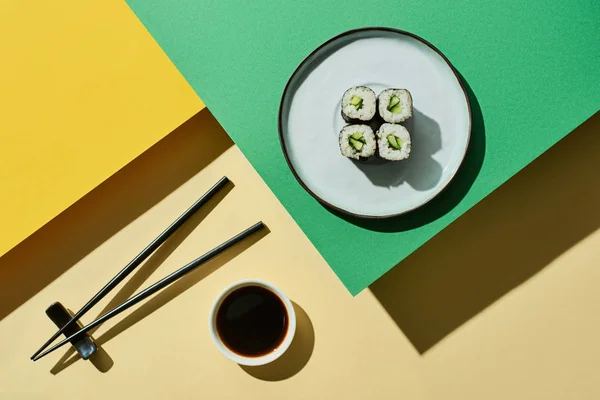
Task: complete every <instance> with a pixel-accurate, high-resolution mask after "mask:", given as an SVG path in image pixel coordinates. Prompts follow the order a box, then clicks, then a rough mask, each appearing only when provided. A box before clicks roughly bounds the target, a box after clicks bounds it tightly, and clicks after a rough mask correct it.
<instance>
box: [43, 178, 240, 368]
mask: <svg viewBox="0 0 600 400" xmlns="http://www.w3.org/2000/svg"><path fill="white" fill-rule="evenodd" d="M227 182H229V179H228V178H227V177H226V176H224V177H222V178H221V179H220V180H219V181H218V182H217V183H216V184H215V185H214V186H213V187H211V188H210V189H209V190H208V192H206V193H204V195H203V196H202V197H200V198H199V199H198V200H196V202H195V203H194V204H192V205H191V207H190V208H188V209H187V210H186V211H185V212H184V213H183V214H181V215H180V216H179V218H177V219H176V220H175V221H174V222H173V223H172V224H171V225H169V227H168V228H167V229H165V230H164V231H163V233H161V234H160V235H158V237H157V238H156V239H154V240H153V241H152V242H151V243H150V244H149V245H148V246H147V247H146V248H145V249H144V250H142V252H141V253H140V254H138V255H137V256H136V257H135V258H134V259H133V260H131V262H129V264H127V265H126V266H125V267H124V268H123V269H122V270H121V271H120V272H119V273H118V274H117V275H115V277H114V278H112V279H111V280H110V281H109V282H108V283H107V284H106V285H105V286H104V287H103V288H102V289H100V291H99V292H98V293H96V294H95V295H94V297H92V298H91V299H90V300H89V301H88V302H87V303H86V304H85V305H84V306H83V307H81V310H79V311H77V312H76V313H75V314H74V315H73V317H71V319H70V320H69V322H67V323H66V324H65V325H64V326H63V327H62V328H60V329H59V330H58V331H57V332H56V333H55V334H54V335H52V337H51V338H50V339H48V340H47V341H46V343H44V345H43V346H42V347H40V348H39V350H38V351H36V352H35V353H34V354H33V355H32V356H31V359H32V360H34V359H35V358H36V356H37V355H38V354H40V353H41V352H42V351H43V350H44V349H45V348H46V347H48V346H49V345H50V344H52V342H53V341H54V340H55V339H56V338H57V337H59V336H60V335H61V334H62V333H63V332H64V331H65V329H67V327H68V326H69V325H71V324H72V323H74V322H75V321H77V320H78V319H79V318H80V317H81V316H82V315H84V314H85V313H86V312H87V311H88V310H89V309H90V308H92V307H93V306H94V305H95V304H96V303H98V302H99V301H100V300H102V298H103V297H104V296H106V295H107V294H108V292H110V291H111V290H112V289H114V287H115V286H117V285H118V284H119V283H120V282H121V281H122V280H123V279H125V278H126V277H127V276H128V275H129V274H130V273H131V272H133V270H134V269H136V268H137V267H138V266H139V265H140V264H141V263H142V262H144V260H146V258H148V256H149V255H150V254H152V253H153V252H154V251H155V250H156V249H158V248H159V247H160V245H161V244H163V243H164V242H165V241H166V240H167V239H168V238H169V237H170V236H171V235H172V234H173V232H175V231H176V230H177V229H179V227H180V226H181V225H183V224H184V223H185V222H186V221H187V220H188V219H189V218H190V217H191V216H192V215H193V214H194V213H195V212H196V211H198V209H199V208H200V207H202V206H203V205H204V204H205V203H206V202H207V201H208V200H210V199H211V198H212V197H213V196H214V195H215V194H216V193H217V192H218V191H219V190H220V189H222V188H223V187H224V186H225V185H226V184H227Z"/></svg>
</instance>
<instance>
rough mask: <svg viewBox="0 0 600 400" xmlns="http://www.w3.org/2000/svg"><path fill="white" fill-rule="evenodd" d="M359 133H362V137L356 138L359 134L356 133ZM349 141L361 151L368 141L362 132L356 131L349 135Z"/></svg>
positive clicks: (355, 148)
mask: <svg viewBox="0 0 600 400" xmlns="http://www.w3.org/2000/svg"><path fill="white" fill-rule="evenodd" d="M357 133H360V135H361V136H360V138H355V136H357V135H356V134H357ZM348 143H350V146H351V147H352V148H353V149H354V150H356V151H361V150H362V148H363V147H364V145H365V143H366V140H365V138H364V136H362V132H356V133H354V134H352V135H351V136H349V137H348Z"/></svg>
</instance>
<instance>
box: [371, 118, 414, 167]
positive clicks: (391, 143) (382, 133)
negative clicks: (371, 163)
mask: <svg viewBox="0 0 600 400" xmlns="http://www.w3.org/2000/svg"><path fill="white" fill-rule="evenodd" d="M377 147H378V148H379V157H381V158H383V159H385V160H390V161H398V160H405V159H407V158H408V156H409V155H410V134H409V133H408V130H406V128H405V127H403V126H402V125H397V124H383V125H381V127H379V130H378V131H377Z"/></svg>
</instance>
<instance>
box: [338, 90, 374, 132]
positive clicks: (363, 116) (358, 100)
mask: <svg viewBox="0 0 600 400" xmlns="http://www.w3.org/2000/svg"><path fill="white" fill-rule="evenodd" d="M376 102H377V97H376V96H375V92H374V91H373V90H372V89H370V88H368V87H366V86H354V87H351V88H350V89H348V90H346V92H344V95H343V96H342V118H344V121H346V122H348V123H363V122H368V121H370V120H371V119H373V117H374V116H375V111H377V105H376Z"/></svg>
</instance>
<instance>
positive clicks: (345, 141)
mask: <svg viewBox="0 0 600 400" xmlns="http://www.w3.org/2000/svg"><path fill="white" fill-rule="evenodd" d="M339 141H340V151H341V153H342V155H343V156H344V157H348V158H353V159H355V160H366V159H367V158H369V157H371V156H372V155H374V154H375V150H376V149H377V143H376V141H375V134H374V133H373V129H371V127H370V126H369V125H346V126H345V127H343V128H342V130H341V131H340V139H339Z"/></svg>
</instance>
